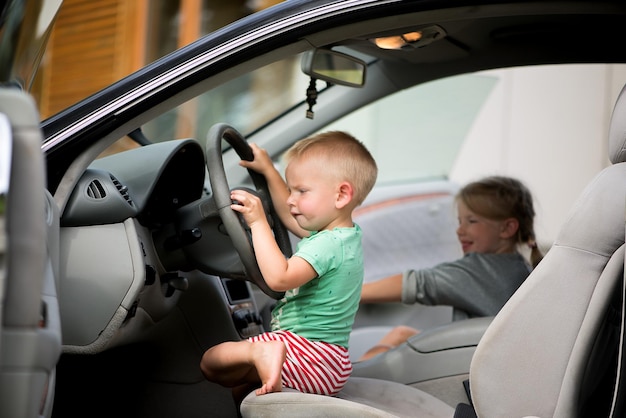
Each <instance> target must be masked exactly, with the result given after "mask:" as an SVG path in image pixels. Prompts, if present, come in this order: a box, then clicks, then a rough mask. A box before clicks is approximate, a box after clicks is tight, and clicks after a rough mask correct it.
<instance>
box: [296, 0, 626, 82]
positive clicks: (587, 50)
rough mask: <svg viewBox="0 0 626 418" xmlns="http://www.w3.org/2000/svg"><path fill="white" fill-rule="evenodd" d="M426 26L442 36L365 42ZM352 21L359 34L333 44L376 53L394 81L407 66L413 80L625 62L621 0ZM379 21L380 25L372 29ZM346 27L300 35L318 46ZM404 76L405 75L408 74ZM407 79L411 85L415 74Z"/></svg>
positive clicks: (624, 16)
mask: <svg viewBox="0 0 626 418" xmlns="http://www.w3.org/2000/svg"><path fill="white" fill-rule="evenodd" d="M430 3H437V2H430ZM512 10H513V11H512ZM404 22H406V24H404ZM409 22H411V23H409ZM433 25H437V26H438V27H440V28H442V29H443V31H444V32H445V36H444V37H443V38H441V40H438V41H434V42H432V43H429V44H428V45H426V46H424V47H417V48H413V47H406V48H403V49H401V50H384V49H380V48H378V47H377V46H376V45H375V44H374V43H373V42H372V41H371V39H373V38H375V37H382V36H390V35H395V34H399V33H407V32H411V31H415V30H417V29H421V28H425V27H430V26H433ZM358 26H360V27H362V28H363V32H364V33H363V34H362V35H359V36H353V37H351V38H350V39H345V40H342V41H337V42H335V43H334V45H335V46H338V45H344V46H348V47H349V48H351V49H353V50H355V51H358V52H360V53H363V54H366V55H369V56H372V57H376V58H378V59H379V60H381V61H383V62H384V63H385V64H384V65H385V66H386V67H387V68H388V69H389V71H393V73H394V78H395V79H396V80H399V79H401V78H402V74H403V73H404V74H407V71H406V68H407V65H412V66H414V67H415V68H416V71H419V74H420V77H419V78H420V79H421V81H427V80H431V79H434V78H439V77H441V76H445V75H453V74H457V73H462V72H469V71H479V70H484V69H490V68H498V67H506V66H517V65H532V64H554V63H609V62H610V63H624V62H626V48H620V47H616V42H618V40H622V39H624V31H623V28H624V27H625V26H626V3H621V2H581V1H575V2H558V3H555V2H517V4H515V5H513V4H508V5H490V6H483V7H460V8H456V9H452V8H451V9H448V10H447V11H446V12H445V13H444V12H428V11H421V12H414V13H407V14H405V15H402V16H395V17H393V18H387V19H383V20H381V21H377V22H373V21H370V22H362V23H360V24H359V25H358ZM381 27H386V29H380V30H378V29H377V28H381ZM390 28H392V29H390ZM349 29H353V30H354V32H357V33H358V31H359V30H358V28H350V25H348V26H347V27H344V28H335V29H333V30H331V31H328V33H325V34H316V35H313V36H311V37H310V38H308V39H309V40H310V41H311V43H313V44H315V45H318V46H322V45H320V42H324V41H326V42H328V41H329V40H330V39H331V38H332V37H333V34H332V32H336V33H335V34H334V35H335V36H337V35H339V33H344V34H345V33H349V32H348V31H349ZM339 36H340V35H339ZM330 43H331V44H333V43H332V41H331V42H330ZM394 69H395V70H394ZM407 75H408V76H409V78H410V79H413V75H411V74H410V73H409V74H407ZM407 82H408V85H411V84H413V83H414V82H415V80H414V79H413V80H411V81H409V80H407Z"/></svg>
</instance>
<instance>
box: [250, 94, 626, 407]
mask: <svg viewBox="0 0 626 418" xmlns="http://www.w3.org/2000/svg"><path fill="white" fill-rule="evenodd" d="M609 153H610V159H611V162H612V163H613V165H611V166H609V167H607V168H606V169H604V170H603V171H602V172H600V173H599V174H598V175H597V176H596V177H595V179H594V180H593V181H592V182H591V183H590V184H589V185H588V186H587V188H586V189H585V191H584V192H583V194H582V196H581V197H580V198H579V199H578V201H577V203H576V204H575V205H574V207H573V208H572V210H571V212H570V214H569V217H568V218H567V219H566V221H565V222H564V224H563V227H562V229H561V231H560V233H559V235H558V237H557V239H556V240H555V243H554V245H553V246H552V248H551V249H550V250H549V251H548V253H547V254H546V256H545V258H544V259H543V261H542V262H541V263H540V265H539V266H537V268H536V269H535V270H534V271H533V272H532V274H531V275H530V276H529V277H528V279H527V280H526V282H525V283H524V284H523V285H522V286H521V287H520V288H519V290H518V291H517V292H516V293H515V294H514V295H513V297H512V298H511V299H510V300H509V302H508V303H507V304H506V305H505V306H504V307H503V309H502V310H501V311H500V313H499V314H498V315H497V316H496V317H495V319H494V320H493V322H492V323H491V325H490V326H489V328H488V329H487V331H486V332H485V334H484V335H483V337H482V339H481V341H480V343H479V344H478V347H477V348H476V352H475V354H474V356H473V359H472V362H471V366H470V385H469V387H470V388H471V400H472V402H473V408H474V409H475V413H476V414H477V416H479V417H498V418H499V417H507V418H514V417H562V418H572V417H579V416H593V417H600V416H623V413H624V406H623V403H624V401H623V395H622V391H623V389H622V388H621V386H620V385H618V386H617V389H616V384H615V383H616V381H620V374H619V371H620V370H619V368H620V365H621V364H623V363H621V362H618V359H620V357H621V355H622V354H620V352H621V351H622V350H621V345H620V336H623V303H622V300H623V293H624V290H623V286H624V284H623V281H624V280H623V278H624V234H625V228H624V219H625V214H626V210H625V200H626V163H625V161H626V87H625V88H624V89H622V92H621V93H620V95H619V97H618V99H617V103H616V105H615V108H614V111H613V116H612V119H611V125H610V131H609ZM622 339H623V338H622ZM621 379H624V378H623V376H622V377H621ZM468 402H469V400H468ZM241 413H242V416H243V417H248V418H249V417H270V416H271V417H297V416H301V417H305V416H306V417H320V416H325V417H328V416H342V417H348V416H350V417H366V416H377V417H388V416H398V417H402V416H411V417H449V418H451V417H453V416H455V407H454V405H447V404H445V403H444V402H442V401H441V400H439V399H437V398H435V397H433V396H431V395H428V394H427V393H425V392H423V391H420V390H418V389H414V388H411V387H409V386H405V385H402V384H400V383H395V382H389V381H382V380H376V379H369V378H358V377H352V378H350V379H349V381H348V384H347V385H346V386H345V388H344V390H343V391H342V392H341V393H340V394H339V396H338V397H336V398H332V397H325V396H321V395H311V394H302V393H297V392H291V391H289V392H281V393H272V394H267V395H263V396H255V395H254V393H251V394H250V395H248V396H247V397H246V398H245V399H244V401H243V403H242V405H241ZM457 413H460V409H459V411H458V412H457ZM470 413H473V411H471V409H470ZM457 416H460V415H457Z"/></svg>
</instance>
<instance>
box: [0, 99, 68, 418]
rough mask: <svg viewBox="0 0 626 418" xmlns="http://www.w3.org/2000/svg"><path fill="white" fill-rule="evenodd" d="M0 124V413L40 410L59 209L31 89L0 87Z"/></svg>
mask: <svg viewBox="0 0 626 418" xmlns="http://www.w3.org/2000/svg"><path fill="white" fill-rule="evenodd" d="M0 126H1V127H0V143H1V144H2V145H1V146H0V149H1V150H2V151H3V152H6V153H7V154H3V156H2V157H3V158H2V159H0V164H7V165H8V167H4V168H3V169H2V170H0V171H2V173H3V174H4V176H3V177H4V179H3V180H0V182H1V183H3V186H2V187H0V205H2V207H1V208H0V218H2V219H0V221H2V222H0V223H3V224H4V228H3V230H2V231H1V232H0V241H1V242H0V245H1V246H0V296H2V298H0V301H2V304H0V310H1V315H0V354H1V355H0V417H42V416H44V417H47V416H51V415H52V401H53V397H54V376H55V373H54V368H55V366H56V363H57V361H58V359H59V356H60V354H61V326H60V316H59V308H58V301H57V292H56V281H55V277H57V274H58V273H57V272H56V270H58V261H57V259H58V254H57V253H56V252H57V251H58V244H55V240H57V241H58V228H59V221H58V219H59V214H58V210H56V207H55V206H54V202H53V200H52V195H50V193H48V192H47V190H46V188H45V160H44V156H43V153H42V151H41V142H42V133H41V130H40V128H39V114H38V112H37V108H36V106H35V102H34V100H33V99H32V97H30V96H29V95H28V94H27V93H25V92H23V91H19V90H17V89H15V88H0ZM6 177H9V178H8V179H7V178H6ZM7 186H8V188H7ZM55 231H57V233H55ZM2 244H4V245H2Z"/></svg>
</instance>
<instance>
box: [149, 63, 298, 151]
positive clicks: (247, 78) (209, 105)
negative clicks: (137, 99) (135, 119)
mask: <svg viewBox="0 0 626 418" xmlns="http://www.w3.org/2000/svg"><path fill="white" fill-rule="evenodd" d="M307 84H308V81H307V77H306V76H305V75H304V74H303V73H302V72H301V71H300V56H295V57H291V58H288V59H285V60H282V61H278V62H275V63H272V64H270V65H267V66H265V67H263V68H260V69H258V70H255V71H253V72H251V73H248V74H245V75H243V76H241V77H238V78H236V79H233V80H231V81H229V82H226V83H224V84H221V85H220V86H218V87H217V88H215V89H213V90H210V91H208V92H206V93H204V94H203V95H201V96H199V97H197V98H196V99H194V100H192V101H189V102H187V103H184V104H183V105H181V106H179V107H177V108H175V109H173V110H172V111H170V112H168V113H166V114H164V115H162V116H160V117H158V118H156V119H154V120H153V121H151V122H150V123H148V124H146V125H145V126H144V133H145V134H146V136H147V137H148V138H149V139H150V141H153V142H162V141H168V140H171V139H176V138H186V137H193V138H195V139H197V140H198V141H200V142H202V143H204V141H205V138H206V134H207V132H208V131H209V129H210V128H211V126H213V125H214V124H216V123H221V122H223V123H227V124H229V125H231V126H235V127H237V130H239V131H240V132H241V133H242V134H243V135H244V136H247V135H248V134H249V133H250V132H252V131H253V130H255V129H257V128H259V127H260V126H262V125H264V124H266V123H268V122H269V121H270V120H272V119H274V118H276V117H277V116H279V115H281V114H282V113H284V112H285V111H286V110H288V109H290V108H291V107H293V106H295V105H296V104H298V103H300V102H302V101H303V100H304V98H305V88H304V87H303V86H307Z"/></svg>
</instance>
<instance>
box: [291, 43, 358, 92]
mask: <svg viewBox="0 0 626 418" xmlns="http://www.w3.org/2000/svg"><path fill="white" fill-rule="evenodd" d="M302 72H303V73H305V74H306V75H308V76H310V77H312V78H315V79H318V80H323V81H326V82H328V83H332V84H339V85H341V86H348V87H362V86H363V85H364V84H365V62H363V61H361V60H360V59H358V58H355V57H352V56H350V55H347V54H344V53H341V52H337V51H331V50H330V49H314V50H312V51H307V52H305V53H304V56H303V57H302Z"/></svg>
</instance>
